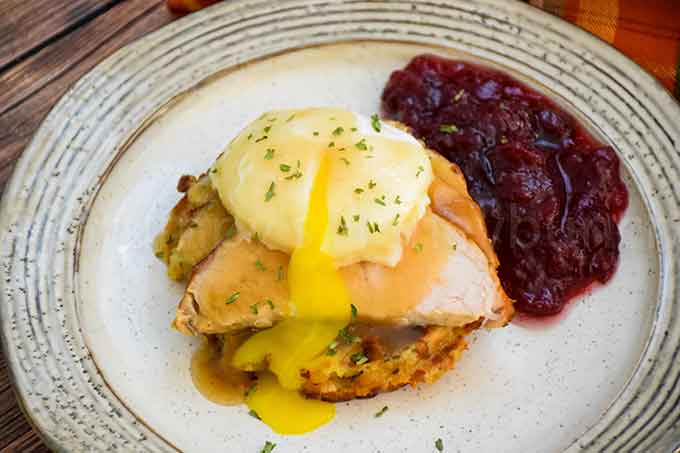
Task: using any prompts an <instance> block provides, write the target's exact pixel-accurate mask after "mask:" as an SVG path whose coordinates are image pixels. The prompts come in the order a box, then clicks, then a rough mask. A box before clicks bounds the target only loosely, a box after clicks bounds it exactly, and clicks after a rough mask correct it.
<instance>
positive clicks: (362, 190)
mask: <svg viewBox="0 0 680 453" xmlns="http://www.w3.org/2000/svg"><path fill="white" fill-rule="evenodd" d="M354 193H364V189H362V188H361V187H357V188H356V189H354Z"/></svg>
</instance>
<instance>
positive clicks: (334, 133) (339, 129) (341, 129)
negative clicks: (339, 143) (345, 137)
mask: <svg viewBox="0 0 680 453" xmlns="http://www.w3.org/2000/svg"><path fill="white" fill-rule="evenodd" d="M343 132H345V129H343V128H342V126H338V127H336V128H335V129H334V130H333V135H335V136H336V137H337V136H339V135H342V133H343Z"/></svg>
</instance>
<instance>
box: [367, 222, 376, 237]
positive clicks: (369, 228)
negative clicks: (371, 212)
mask: <svg viewBox="0 0 680 453" xmlns="http://www.w3.org/2000/svg"><path fill="white" fill-rule="evenodd" d="M366 226H367V227H368V232H369V233H371V234H373V233H375V231H374V230H373V224H372V223H371V222H366Z"/></svg>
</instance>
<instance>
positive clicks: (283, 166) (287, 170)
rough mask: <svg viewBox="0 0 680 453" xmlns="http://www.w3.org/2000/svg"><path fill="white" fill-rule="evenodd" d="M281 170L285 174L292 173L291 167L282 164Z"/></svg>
mask: <svg viewBox="0 0 680 453" xmlns="http://www.w3.org/2000/svg"><path fill="white" fill-rule="evenodd" d="M279 170H281V171H282V172H284V173H287V172H289V171H290V165H286V164H281V165H279Z"/></svg>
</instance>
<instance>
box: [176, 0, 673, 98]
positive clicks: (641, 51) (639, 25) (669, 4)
mask: <svg viewBox="0 0 680 453" xmlns="http://www.w3.org/2000/svg"><path fill="white" fill-rule="evenodd" d="M217 1H219V0H167V3H168V7H169V8H170V9H171V10H172V11H174V12H176V13H180V14H182V13H189V12H192V11H197V10H199V9H201V8H203V7H205V6H208V5H211V4H213V3H216V2H217ZM525 1H526V0H525ZM528 2H529V3H531V4H532V5H534V6H536V7H538V8H542V9H544V10H545V11H548V12H550V13H552V14H555V15H557V16H559V17H562V18H563V19H565V20H568V21H569V22H572V23H574V24H576V25H578V26H579V27H581V28H583V29H585V30H588V31H589V32H590V33H592V34H594V35H595V36H598V37H599V38H600V39H603V40H604V41H606V42H608V43H609V44H611V45H613V46H614V47H616V48H618V49H619V50H620V51H622V52H623V53H625V54H627V55H628V56H629V57H630V58H632V59H633V60H635V61H636V62H637V63H638V64H639V65H640V66H642V67H643V68H645V69H646V70H648V71H649V72H651V73H652V74H654V75H655V76H656V77H657V78H658V79H659V81H660V82H661V83H662V84H663V85H664V86H665V87H666V88H668V90H669V91H670V92H671V93H673V94H675V96H676V97H677V98H678V99H680V77H679V75H680V0H528Z"/></svg>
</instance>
